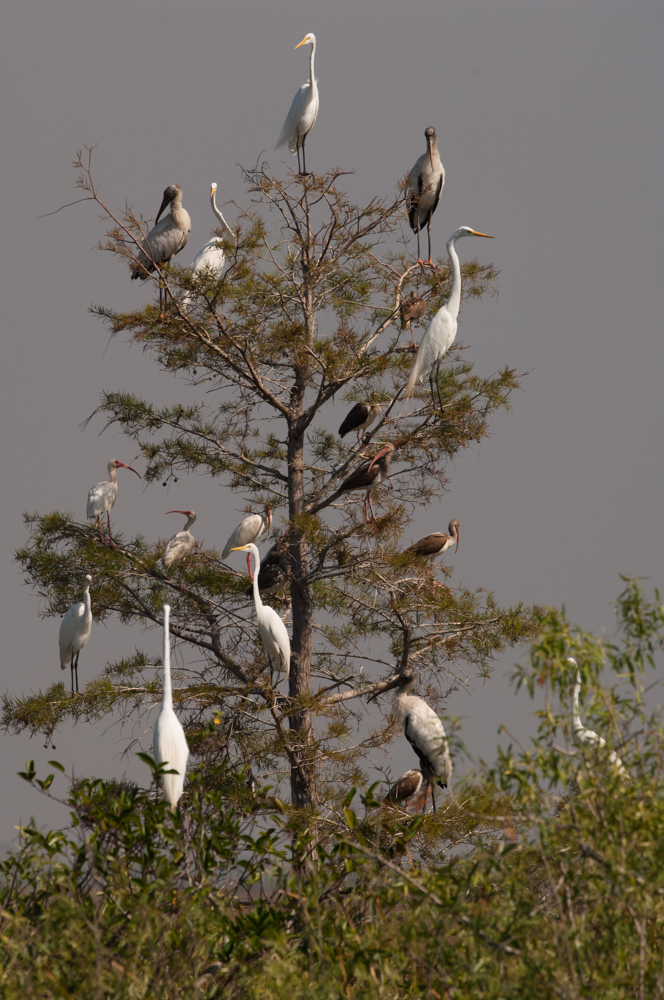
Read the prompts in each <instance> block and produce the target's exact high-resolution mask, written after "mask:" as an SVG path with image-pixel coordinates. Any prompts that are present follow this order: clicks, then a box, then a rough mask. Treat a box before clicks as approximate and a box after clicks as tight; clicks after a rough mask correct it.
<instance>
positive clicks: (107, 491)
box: [85, 458, 142, 545]
mask: <svg viewBox="0 0 664 1000" xmlns="http://www.w3.org/2000/svg"><path fill="white" fill-rule="evenodd" d="M117 469H129V471H130V472H134V473H135V474H136V475H137V476H138V478H139V479H141V478H142V476H141V474H140V472H136V469H132V467H131V465H125V464H124V462H121V461H120V460H119V459H118V458H114V459H113V461H111V462H109V463H108V482H107V483H97V485H96V486H93V487H92V489H91V490H90V491H89V493H88V503H87V507H86V511H85V516H86V517H87V518H89V519H90V520H92V519H93V518H95V517H96V518H97V527H98V528H99V537H100V538H101V540H102V543H104V533H103V532H102V530H101V515H102V514H106V516H107V519H108V544H109V545H113V544H114V542H113V536H112V535H111V513H110V512H111V510H112V508H113V507H115V501H116V499H117V495H118V474H117V471H116V470H117Z"/></svg>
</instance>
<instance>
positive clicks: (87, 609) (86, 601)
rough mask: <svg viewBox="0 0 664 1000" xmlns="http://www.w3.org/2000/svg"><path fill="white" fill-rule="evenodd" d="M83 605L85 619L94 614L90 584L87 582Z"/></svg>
mask: <svg viewBox="0 0 664 1000" xmlns="http://www.w3.org/2000/svg"><path fill="white" fill-rule="evenodd" d="M83 604H84V605H85V617H86V618H87V617H88V616H89V615H91V614H92V601H91V600H90V582H89V580H86V581H85V586H84V587H83Z"/></svg>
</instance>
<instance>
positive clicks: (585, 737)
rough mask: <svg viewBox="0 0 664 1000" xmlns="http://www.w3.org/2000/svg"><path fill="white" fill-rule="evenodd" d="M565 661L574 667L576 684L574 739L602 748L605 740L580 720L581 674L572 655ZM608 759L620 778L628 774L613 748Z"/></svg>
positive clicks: (573, 720) (573, 716)
mask: <svg viewBox="0 0 664 1000" xmlns="http://www.w3.org/2000/svg"><path fill="white" fill-rule="evenodd" d="M567 662H568V663H571V664H572V666H573V667H575V668H576V684H575V685H574V695H573V697H572V733H573V735H574V739H575V740H577V741H578V742H579V743H585V745H586V746H591V747H596V748H597V749H602V748H603V747H605V746H606V740H605V739H602V737H601V736H599V735H598V733H595V732H593V730H592V729H586V728H585V726H584V725H583V724H582V722H581V717H580V716H579V693H580V691H581V675H580V673H579V669H578V664H577V662H576V660H575V659H574V657H573V656H568V657H567ZM609 760H610V761H611V763H612V764H613V766H614V767H615V769H616V770H617V772H618V774H619V775H620V776H621V778H627V777H628V774H627V771H626V770H625V768H624V766H623V762H622V761H621V759H620V757H619V756H618V754H617V753H616V752H615V751H614V750H609Z"/></svg>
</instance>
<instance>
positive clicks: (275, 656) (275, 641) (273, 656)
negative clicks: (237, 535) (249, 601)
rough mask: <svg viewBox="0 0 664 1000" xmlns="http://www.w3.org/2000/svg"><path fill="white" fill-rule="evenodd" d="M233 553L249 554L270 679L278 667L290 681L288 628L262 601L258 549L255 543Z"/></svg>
mask: <svg viewBox="0 0 664 1000" xmlns="http://www.w3.org/2000/svg"><path fill="white" fill-rule="evenodd" d="M233 551H234V552H246V553H247V567H248V569H249V575H250V576H251V578H252V583H253V592H254V605H255V606H256V621H257V623H258V634H259V635H260V637H261V641H262V643H263V647H264V649H265V652H266V653H267V658H268V661H269V663H270V678H272V675H273V671H274V668H275V666H276V667H277V668H278V669H279V668H281V670H283V671H284V673H285V675H286V680H288V677H289V675H290V639H289V638H288V632H287V631H286V626H285V625H284V623H283V622H282V620H281V618H280V617H279V615H278V614H277V612H276V611H275V610H274V608H270V607H268V606H267V605H265V604H263V602H262V601H261V595H260V593H259V590H258V575H259V573H260V571H261V557H260V555H259V554H258V549H257V548H256V546H255V545H254V543H253V542H250V543H249V544H248V545H236V546H235V547H234V549H233ZM251 556H253V557H254V560H255V563H256V565H255V567H254V572H253V574H252V571H251Z"/></svg>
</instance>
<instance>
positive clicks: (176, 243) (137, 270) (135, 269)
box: [130, 184, 191, 281]
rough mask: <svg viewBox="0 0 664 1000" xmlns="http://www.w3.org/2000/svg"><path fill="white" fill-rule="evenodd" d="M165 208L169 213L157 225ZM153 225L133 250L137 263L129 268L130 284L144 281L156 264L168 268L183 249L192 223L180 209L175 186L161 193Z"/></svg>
mask: <svg viewBox="0 0 664 1000" xmlns="http://www.w3.org/2000/svg"><path fill="white" fill-rule="evenodd" d="M167 205H170V206H171V210H170V212H169V213H168V215H165V216H164V218H163V219H162V220H161V222H160V221H159V219H160V217H161V213H162V212H163V211H164V209H165V208H166V206H167ZM154 222H155V224H154V226H153V227H152V229H151V230H150V232H149V233H148V235H147V237H146V238H145V239H144V240H142V241H141V243H140V246H139V247H138V248H137V249H136V254H135V256H136V260H134V261H133V263H132V264H131V265H130V270H131V278H132V281H134V280H135V279H136V278H140V279H141V281H145V279H146V278H147V277H148V275H149V274H152V272H153V271H154V270H155V266H156V265H157V264H167V263H168V261H169V260H171V258H172V257H175V255H176V254H177V253H179V252H180V250H183V249H184V247H185V246H186V243H187V240H188V239H189V233H190V232H191V219H190V218H189V212H187V210H186V209H185V208H183V207H182V188H181V187H180V186H179V185H178V184H170V185H169V186H168V187H167V188H166V190H165V191H164V197H163V200H162V202H161V207H160V209H159V211H158V212H157V218H156V219H155V220H154Z"/></svg>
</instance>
